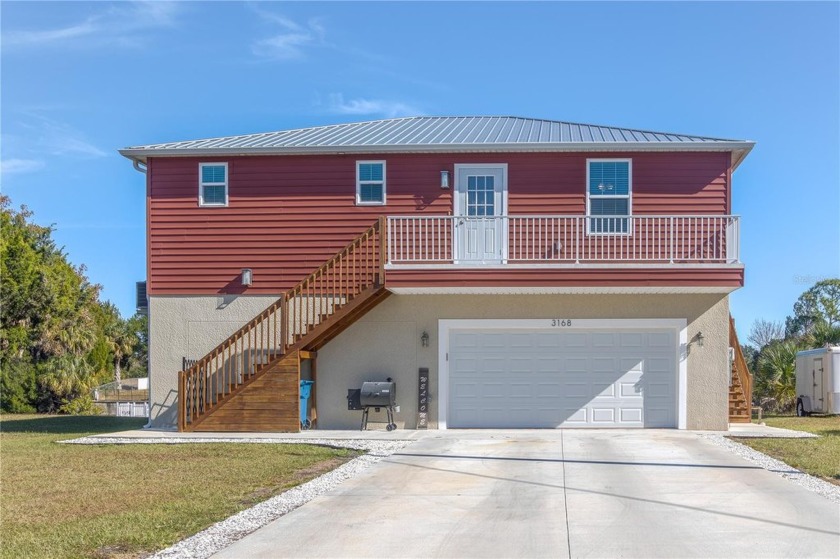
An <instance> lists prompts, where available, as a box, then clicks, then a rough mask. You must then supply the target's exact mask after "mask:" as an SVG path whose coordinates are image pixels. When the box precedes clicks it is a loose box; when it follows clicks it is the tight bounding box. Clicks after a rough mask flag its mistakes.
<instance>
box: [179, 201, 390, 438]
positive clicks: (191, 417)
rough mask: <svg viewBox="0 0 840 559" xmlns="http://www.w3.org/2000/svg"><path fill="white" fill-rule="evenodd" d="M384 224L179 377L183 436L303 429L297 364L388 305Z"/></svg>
mask: <svg viewBox="0 0 840 559" xmlns="http://www.w3.org/2000/svg"><path fill="white" fill-rule="evenodd" d="M386 229H387V228H386V227H385V218H384V217H383V218H380V219H379V220H378V221H377V222H376V223H374V224H373V225H372V226H371V227H370V228H369V229H368V230H367V231H365V232H364V233H362V234H361V235H359V236H358V237H356V238H355V239H354V240H353V241H352V242H351V243H350V244H348V245H347V246H346V247H345V248H344V249H342V250H341V251H340V252H338V253H337V254H336V255H335V256H333V257H332V258H330V259H329V260H327V261H326V262H324V264H322V265H321V266H320V267H319V268H318V269H317V270H315V271H314V272H312V273H311V274H310V275H309V276H307V277H306V278H304V279H303V280H302V281H301V282H300V283H298V284H297V285H296V286H295V287H293V288H291V289H290V290H289V291H287V292H286V293H284V294H283V295H282V296H281V297H280V298H279V299H277V301H275V302H274V303H272V304H271V306H269V307H268V308H267V309H265V310H264V311H262V312H261V313H260V314H258V315H257V316H255V317H254V318H253V319H251V320H250V321H249V322H248V323H247V324H245V326H243V327H242V328H240V329H239V330H237V331H236V332H234V333H233V334H232V335H231V336H230V337H228V338H227V339H226V340H225V341H223V342H222V343H221V344H219V345H218V346H216V347H215V348H214V349H213V350H212V351H210V352H209V353H208V354H207V355H205V356H204V357H202V358H201V359H198V360H196V361H195V363H194V364H192V365H191V366H190V367H188V368H186V369H185V370H183V371H180V372H179V373H178V430H179V431H280V432H296V431H299V430H300V408H299V406H300V397H299V382H300V364H301V360H303V359H312V358H314V357H315V355H316V353H315V352H316V351H317V350H318V349H319V348H320V347H321V346H323V345H324V344H326V343H327V342H328V341H330V340H331V339H332V338H334V337H335V336H337V335H338V334H340V333H341V332H342V331H343V330H344V329H346V328H347V327H348V326H350V325H351V324H353V322H355V321H356V320H358V319H359V318H360V317H362V316H363V315H364V314H366V313H367V312H368V311H369V310H371V309H372V308H373V307H375V306H376V305H377V304H379V303H380V302H381V301H382V300H384V299H385V298H386V297H387V296H388V295H389V292H388V291H387V290H386V289H385V247H386V242H387V241H386V237H385V236H386V234H387V232H386Z"/></svg>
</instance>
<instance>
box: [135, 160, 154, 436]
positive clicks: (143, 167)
mask: <svg viewBox="0 0 840 559" xmlns="http://www.w3.org/2000/svg"><path fill="white" fill-rule="evenodd" d="M131 163H132V164H133V165H134V170H135V171H138V172H140V173H143V174H144V175H145V174H146V170H147V169H148V165H147V164H145V163H141V162H140V160H139V159H132V160H131ZM148 308H149V297H148V295H146V309H148ZM146 316H147V317H148V316H149V314H148V310H147V311H146ZM150 329H151V323H150V322H149V320H148V319H147V320H146V340H149V330H150ZM147 343H148V342H147ZM146 351H148V347H147V348H146ZM148 360H149V356H148V355H146V378H147V379H149V401H148V406H149V420H148V421H147V422H146V424H145V425H143V427H142V429H149V428H151V426H152V378H151V375H150V374H149V364H148Z"/></svg>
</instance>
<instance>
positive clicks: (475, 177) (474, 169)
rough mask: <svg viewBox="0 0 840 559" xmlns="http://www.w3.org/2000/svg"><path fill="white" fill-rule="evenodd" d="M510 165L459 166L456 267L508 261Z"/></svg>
mask: <svg viewBox="0 0 840 559" xmlns="http://www.w3.org/2000/svg"><path fill="white" fill-rule="evenodd" d="M507 197H508V189H507V164H506V163H480V164H479V163H476V164H466V163H464V164H456V165H455V196H454V199H453V215H454V216H455V219H454V223H453V235H452V241H453V245H454V246H453V254H454V256H455V258H454V261H455V263H456V264H501V263H503V262H505V260H506V259H507V231H508V227H507V219H506V217H502V216H507Z"/></svg>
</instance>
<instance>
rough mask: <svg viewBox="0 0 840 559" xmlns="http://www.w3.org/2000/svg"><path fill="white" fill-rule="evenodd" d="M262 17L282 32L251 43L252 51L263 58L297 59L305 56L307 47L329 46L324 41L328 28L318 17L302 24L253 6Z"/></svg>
mask: <svg viewBox="0 0 840 559" xmlns="http://www.w3.org/2000/svg"><path fill="white" fill-rule="evenodd" d="M252 9H253V10H254V12H255V13H256V14H257V15H258V16H260V18H261V19H262V20H263V21H264V22H266V23H268V24H270V25H273V26H276V27H279V28H280V32H279V33H276V34H275V35H273V36H271V37H267V38H265V39H258V40H256V41H254V42H253V43H252V44H251V52H253V53H254V54H255V55H257V56H259V57H263V58H269V59H273V60H296V59H300V58H303V57H304V55H305V49H307V48H312V47H318V46H327V44H326V43H325V41H324V36H325V34H326V29H325V28H324V26H323V24H322V23H321V20H319V19H318V18H313V19H310V20H309V21H307V22H306V25H301V24H299V23H297V22H296V21H294V20H292V19H289V18H287V17H286V16H283V15H280V14H276V13H273V12H267V11H265V10H261V9H260V8H258V7H256V6H252Z"/></svg>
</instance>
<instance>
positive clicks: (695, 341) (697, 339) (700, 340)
mask: <svg viewBox="0 0 840 559" xmlns="http://www.w3.org/2000/svg"><path fill="white" fill-rule="evenodd" d="M705 341H706V336H704V335H703V332H697V334H695V335H694V337H693V338H691V343H693V344H697V347H703V343H704V342H705Z"/></svg>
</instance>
